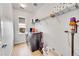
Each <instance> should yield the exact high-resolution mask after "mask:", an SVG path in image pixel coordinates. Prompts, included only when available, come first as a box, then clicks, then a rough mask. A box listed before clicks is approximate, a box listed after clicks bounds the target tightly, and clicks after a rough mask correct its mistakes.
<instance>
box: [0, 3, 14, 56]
mask: <svg viewBox="0 0 79 59" xmlns="http://www.w3.org/2000/svg"><path fill="white" fill-rule="evenodd" d="M0 5H1V29H2V31H1V32H2V33H1V34H2V39H1V42H2V45H4V44H7V46H6V48H2V50H3V51H1V55H5V56H8V55H10V54H11V52H12V49H13V39H14V38H13V9H12V5H11V4H10V3H8V4H7V3H3V4H0Z"/></svg>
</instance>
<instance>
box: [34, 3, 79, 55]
mask: <svg viewBox="0 0 79 59" xmlns="http://www.w3.org/2000/svg"><path fill="white" fill-rule="evenodd" d="M51 10H53V4H45V5H44V6H43V7H41V8H40V9H39V10H38V12H37V13H36V15H35V17H37V18H39V19H41V18H43V17H46V16H48V15H49V13H50V11H51ZM78 12H79V9H78V10H75V11H72V12H69V13H67V14H64V15H62V16H58V17H55V18H49V19H46V20H45V21H42V22H40V23H37V24H36V27H37V28H38V29H39V30H40V31H43V32H44V40H45V41H46V44H47V45H48V46H49V47H52V48H55V49H56V50H58V51H60V52H62V53H63V55H66V56H67V55H70V46H69V42H68V39H69V41H70V40H71V36H70V34H69V35H68V34H67V33H65V32H64V31H65V30H69V26H68V21H69V18H70V17H73V16H74V17H76V18H77V19H79V14H78ZM78 34H79V32H78V33H77V34H76V35H75V55H79V51H78V50H79V46H78V45H79V43H78V42H79V40H78V38H79V36H78Z"/></svg>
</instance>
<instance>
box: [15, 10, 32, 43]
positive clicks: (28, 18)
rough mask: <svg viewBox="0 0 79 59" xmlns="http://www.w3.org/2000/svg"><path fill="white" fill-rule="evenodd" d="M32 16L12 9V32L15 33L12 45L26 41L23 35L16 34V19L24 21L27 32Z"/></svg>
mask: <svg viewBox="0 0 79 59" xmlns="http://www.w3.org/2000/svg"><path fill="white" fill-rule="evenodd" d="M32 16H33V15H32V14H31V13H29V12H24V11H20V10H15V9H14V32H15V40H14V43H15V44H18V43H22V42H25V39H26V37H25V34H19V32H18V22H19V19H18V17H24V18H25V19H26V31H27V29H28V28H30V26H31V19H32Z"/></svg>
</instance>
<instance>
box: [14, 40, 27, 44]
mask: <svg viewBox="0 0 79 59" xmlns="http://www.w3.org/2000/svg"><path fill="white" fill-rule="evenodd" d="M24 42H26V41H22V42H15V44H14V45H17V44H20V43H24Z"/></svg>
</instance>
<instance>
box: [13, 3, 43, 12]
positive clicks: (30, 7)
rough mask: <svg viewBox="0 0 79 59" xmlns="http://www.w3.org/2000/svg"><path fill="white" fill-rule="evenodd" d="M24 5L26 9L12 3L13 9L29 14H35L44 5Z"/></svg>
mask: <svg viewBox="0 0 79 59" xmlns="http://www.w3.org/2000/svg"><path fill="white" fill-rule="evenodd" d="M24 5H26V6H27V7H25V8H24V9H23V8H21V6H20V3H12V6H13V8H14V9H17V10H22V11H27V12H30V13H34V12H36V11H37V10H38V9H39V8H40V7H42V6H43V5H44V3H24Z"/></svg>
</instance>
